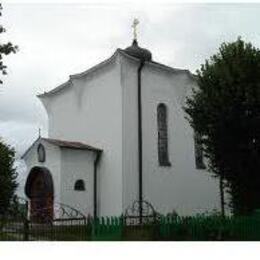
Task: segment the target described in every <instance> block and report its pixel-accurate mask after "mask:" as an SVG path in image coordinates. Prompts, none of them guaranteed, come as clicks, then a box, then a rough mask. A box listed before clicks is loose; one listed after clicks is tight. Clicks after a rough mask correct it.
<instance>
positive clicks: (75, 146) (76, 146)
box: [41, 138, 102, 152]
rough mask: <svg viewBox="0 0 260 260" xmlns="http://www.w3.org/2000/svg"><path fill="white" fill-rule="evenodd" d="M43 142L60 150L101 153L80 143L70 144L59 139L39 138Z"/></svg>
mask: <svg viewBox="0 0 260 260" xmlns="http://www.w3.org/2000/svg"><path fill="white" fill-rule="evenodd" d="M41 139H42V140H43V141H45V142H48V143H50V144H53V145H56V146H59V147H62V148H71V149H80V150H90V151H100V152H101V151H102V150H101V149H98V148H96V147H93V146H90V145H87V144H84V143H81V142H72V141H65V140H59V139H51V138H41Z"/></svg>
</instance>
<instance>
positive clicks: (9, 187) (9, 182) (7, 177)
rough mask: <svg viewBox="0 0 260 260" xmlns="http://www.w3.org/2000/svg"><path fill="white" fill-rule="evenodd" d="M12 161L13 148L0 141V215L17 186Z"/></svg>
mask: <svg viewBox="0 0 260 260" xmlns="http://www.w3.org/2000/svg"><path fill="white" fill-rule="evenodd" d="M14 161H15V151H14V149H12V148H11V147H10V146H8V145H6V144H4V143H3V142H1V141H0V215H1V214H3V213H4V212H5V210H6V209H7V208H8V207H9V204H10V201H11V199H12V198H13V196H14V192H15V190H16V188H17V183H16V178H17V172H16V169H15V168H14Z"/></svg>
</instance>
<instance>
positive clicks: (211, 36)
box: [0, 4, 260, 171]
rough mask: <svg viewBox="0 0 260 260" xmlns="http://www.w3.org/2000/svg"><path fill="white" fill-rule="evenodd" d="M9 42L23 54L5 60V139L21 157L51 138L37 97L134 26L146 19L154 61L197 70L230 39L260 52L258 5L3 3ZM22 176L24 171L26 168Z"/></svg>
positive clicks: (126, 37) (145, 41) (1, 105)
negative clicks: (35, 143) (40, 135)
mask: <svg viewBox="0 0 260 260" xmlns="http://www.w3.org/2000/svg"><path fill="white" fill-rule="evenodd" d="M3 8H4V9H3V16H2V18H1V24H3V25H4V27H5V28H6V29H7V33H5V35H4V37H3V40H11V41H12V42H13V43H15V44H17V45H18V46H19V48H20V51H19V52H18V53H17V54H15V55H9V56H8V57H7V58H6V59H5V63H6V64H7V65H8V75H7V76H6V77H5V78H4V84H3V86H0V136H1V137H2V139H4V141H6V142H7V143H9V144H11V145H12V146H14V147H15V149H16V150H17V157H20V156H21V154H22V153H23V152H24V150H25V149H26V148H28V146H29V145H30V144H31V143H32V142H33V141H34V140H35V139H36V138H37V137H38V129H39V127H40V128H41V129H42V133H43V135H44V136H47V115H46V113H45V110H44V108H43V106H42V105H41V103H40V101H39V100H38V99H37V98H36V94H39V93H42V92H43V91H47V90H50V89H52V88H54V87H56V86H58V85H59V84H61V83H63V82H64V81H66V80H67V79H68V77H69V75H71V74H75V73H78V72H81V71H84V70H86V69H87V68H90V67H91V66H93V65H95V64H96V63H99V62H101V61H102V60H104V59H107V58H108V57H110V56H111V55H112V54H113V52H114V51H115V50H116V49H117V48H125V47H127V46H129V45H130V44H131V41H132V28H131V23H132V20H133V18H134V17H137V18H138V19H139V20H140V25H139V28H138V41H139V44H140V45H141V46H143V47H145V48H148V49H149V50H150V51H152V54H153V59H154V60H155V61H158V62H161V63H164V64H167V65H169V66H172V67H177V68H185V69H189V70H191V71H192V72H195V70H196V69H198V68H199V67H200V64H201V63H203V62H204V61H205V59H206V58H208V57H209V56H210V55H212V54H214V53H215V52H216V51H217V49H218V47H219V45H220V44H221V43H222V42H223V41H233V40H236V38H237V37H238V36H239V35H240V36H242V38H243V39H244V40H246V41H251V42H252V43H253V44H254V45H255V46H257V47H260V29H259V24H260V5H259V4H252V5H246V4H232V5H231V4H229V5H228V4H214V5H213V4H185V5H181V4H178V5H177V4H176V5H174V4H172V5H170V4H163V5H158V4H157V5H145V6H142V5H136V6H135V5H131V4H123V5H120V4H114V5H108V4H103V5H101V4H99V5H94V4H89V5H87V4H4V5H3ZM19 169H20V171H23V170H24V167H23V165H22V164H21V162H19Z"/></svg>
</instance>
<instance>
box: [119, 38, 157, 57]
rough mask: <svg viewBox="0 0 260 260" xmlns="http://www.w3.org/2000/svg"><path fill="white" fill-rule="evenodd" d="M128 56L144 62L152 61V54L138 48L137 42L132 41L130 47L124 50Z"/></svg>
mask: <svg viewBox="0 0 260 260" xmlns="http://www.w3.org/2000/svg"><path fill="white" fill-rule="evenodd" d="M124 51H125V52H126V53H127V54H128V55H131V56H133V57H135V58H138V59H141V60H145V61H150V60H152V53H151V52H150V51H149V50H147V49H144V48H140V47H139V46H138V43H137V40H134V41H133V43H132V46H130V47H127V48H126V49H125V50H124Z"/></svg>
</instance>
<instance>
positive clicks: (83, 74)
mask: <svg viewBox="0 0 260 260" xmlns="http://www.w3.org/2000/svg"><path fill="white" fill-rule="evenodd" d="M117 55H118V50H116V51H115V52H114V54H113V55H112V56H111V57H110V58H108V59H106V60H104V61H102V62H100V63H98V64H97V65H95V66H93V67H91V68H90V69H87V70H85V71H83V72H80V73H76V74H73V75H70V76H69V80H67V81H66V82H65V83H63V84H61V85H59V86H57V87H56V88H54V89H52V90H50V91H48V92H44V93H42V94H39V95H37V97H39V98H44V97H49V96H52V95H53V94H56V93H58V92H60V91H61V90H63V89H65V88H67V87H70V86H71V85H72V84H73V82H72V81H73V80H74V79H81V78H83V77H87V76H89V75H90V74H92V73H93V72H95V71H97V70H99V69H101V68H103V67H104V66H106V65H108V64H110V63H111V62H113V61H114V60H115V58H116V57H117Z"/></svg>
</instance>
